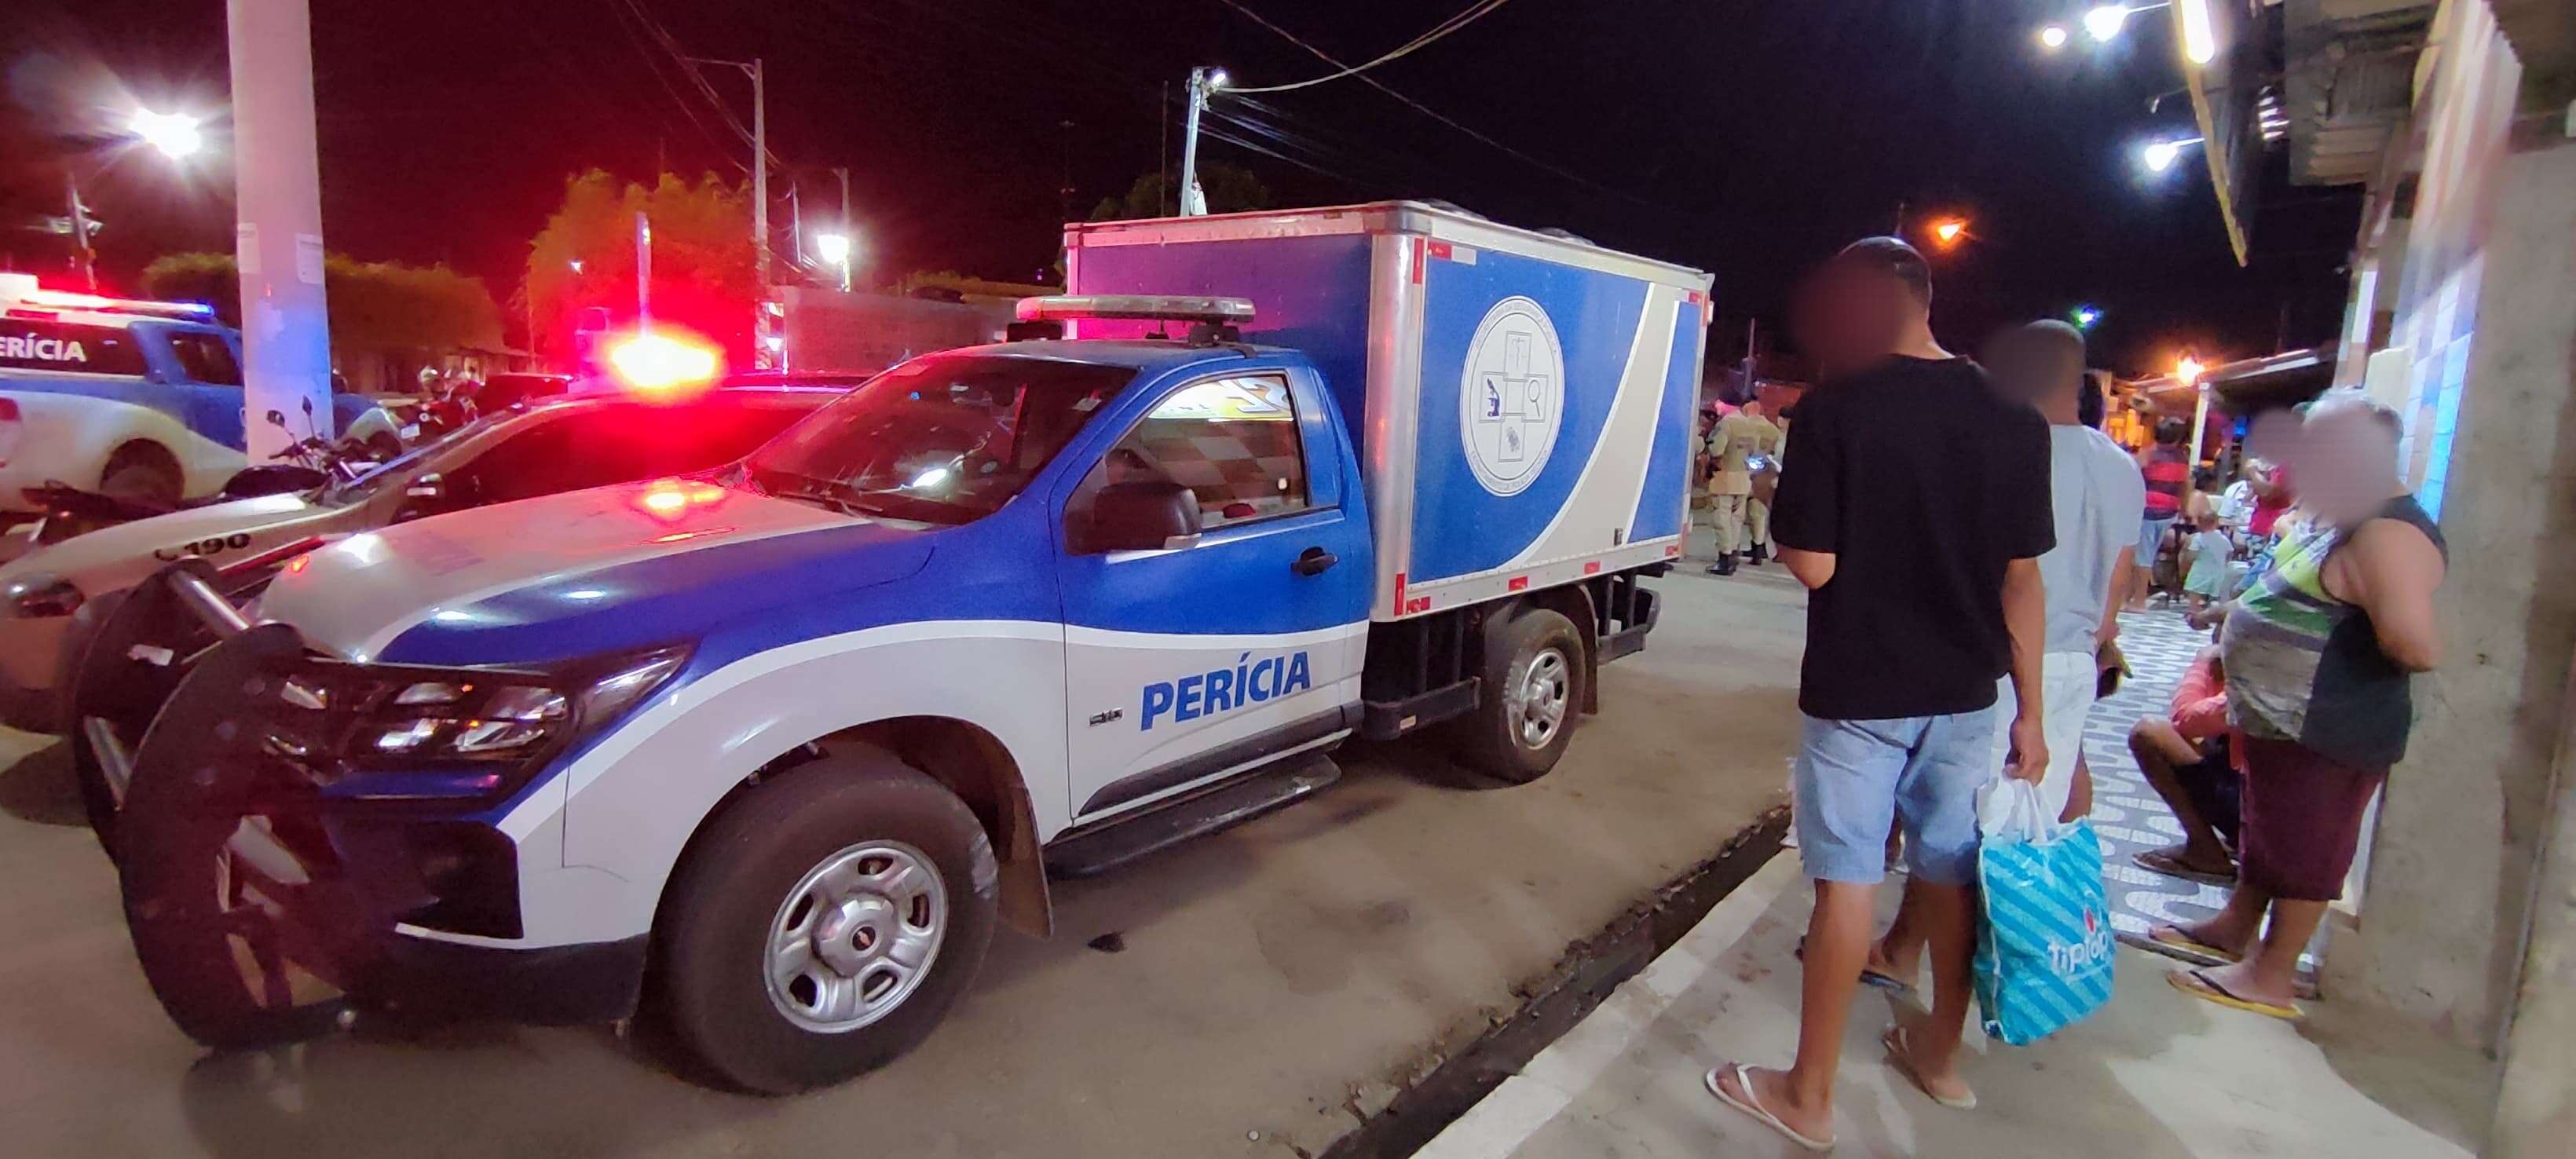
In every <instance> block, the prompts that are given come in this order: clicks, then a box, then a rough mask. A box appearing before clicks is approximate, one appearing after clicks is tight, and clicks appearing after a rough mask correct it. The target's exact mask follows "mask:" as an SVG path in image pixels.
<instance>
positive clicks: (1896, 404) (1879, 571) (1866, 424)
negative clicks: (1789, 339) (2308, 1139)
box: [1706, 238, 2056, 1146]
mask: <svg viewBox="0 0 2576 1159" xmlns="http://www.w3.org/2000/svg"><path fill="white" fill-rule="evenodd" d="M1800 301H1801V304H1802V308H1803V311H1804V312H1806V314H1807V316H1805V317H1802V318H1800V319H1799V320H1798V321H1799V323H1800V330H1801V334H1800V340H1801V345H1802V346H1803V347H1807V348H1809V349H1811V350H1812V351H1813V352H1814V353H1815V354H1816V355H1817V357H1818V359H1819V361H1820V363H1821V364H1822V365H1823V366H1824V368H1825V370H1826V375H1825V381H1824V384H1823V385H1822V386H1821V387H1820V388H1819V389H1816V390H1814V391H1810V392H1809V393H1808V394H1807V395H1806V397H1805V398H1803V399H1801V400H1800V401H1799V404H1798V422H1797V425H1796V426H1795V427H1793V428H1792V429H1791V431H1790V434H1789V448H1788V453H1787V454H1786V455H1785V456H1784V457H1783V458H1784V470H1783V474H1782V476H1781V479H1780V490H1779V495H1778V498H1777V499H1776V500H1775V502H1774V504H1773V507H1772V514H1771V538H1772V541H1773V543H1774V544H1775V545H1777V547H1778V549H1779V556H1780V562H1781V563H1782V564H1783V565H1785V566H1786V567H1787V568H1788V569H1789V571H1790V573H1791V574H1793V575H1795V576H1797V577H1798V581H1799V582H1800V583H1803V584H1805V585H1806V586H1807V587H1808V589H1809V590H1810V592H1811V593H1812V594H1811V595H1810V596H1809V597H1808V605H1807V652H1806V658H1805V661H1804V663H1803V664H1802V665H1801V667H1800V671H1799V687H1798V708H1799V710H1800V712H1802V713H1803V714H1804V716H1805V718H1806V719H1805V722H1804V725H1803V729H1802V733H1801V738H1800V751H1799V754H1798V760H1797V769H1796V774H1795V780H1796V794H1797V798H1796V824H1797V832H1798V846H1799V855H1800V858H1801V860H1802V861H1803V862H1804V864H1805V867H1806V870H1807V875H1808V876H1809V877H1810V878H1813V879H1814V880H1815V885H1816V905H1815V911H1814V914H1813V915H1812V917H1811V918H1810V919H1809V924H1808V928H1807V940H1806V943H1805V945H1806V948H1805V969H1806V983H1805V990H1804V1002H1803V1007H1802V1010H1801V1013H1800V1020H1799V1035H1798V1055H1797V1062H1796V1063H1795V1065H1793V1066H1792V1067H1791V1068H1790V1069H1788V1070H1786V1071H1770V1070H1757V1069H1754V1068H1752V1067H1748V1066H1744V1065H1742V1064H1740V1063H1723V1064H1720V1065H1719V1066H1718V1067H1717V1068H1715V1069H1713V1070H1711V1071H1709V1073H1708V1075H1707V1076H1706V1082H1707V1085H1708V1087H1709V1090H1710V1091H1711V1092H1712V1093H1714V1094H1715V1095H1717V1097H1718V1098H1720V1099H1722V1100H1724V1101H1725V1102H1727V1103H1728V1104H1729V1105H1732V1106H1734V1107H1735V1108H1737V1109H1738V1110H1741V1111H1744V1112H1745V1113H1747V1114H1750V1115H1752V1116H1754V1117H1755V1118H1757V1119H1759V1120H1761V1121H1763V1122H1764V1123H1765V1124H1766V1125H1768V1126H1771V1127H1772V1128H1774V1129H1776V1130H1779V1131H1781V1132H1782V1133H1783V1134H1786V1135H1789V1136H1790V1137H1792V1138H1793V1139H1796V1140H1798V1141H1799V1142H1801V1143H1804V1144H1806V1145H1809V1146H1815V1145H1818V1144H1830V1141H1831V1136H1832V1133H1833V1106H1832V1094H1833V1082H1834V1071H1835V1067H1836V1065H1837V1064H1838V1063H1839V1062H1840V1056H1841V1048H1842V1040H1843V1027H1844V1024H1845V1023H1846V1022H1847V1021H1848V1018H1849V1014H1850V1006H1851V998H1852V994H1853V991H1854V989H1855V988H1856V987H1857V986H1858V985H1859V980H1860V974H1861V968H1862V965H1863V963H1864V961H1865V959H1866V957H1867V955H1868V952H1869V943H1870V926H1871V922H1872V909H1873V906H1872V897H1871V895H1872V894H1873V893H1875V892H1876V886H1877V884H1878V882H1879V881H1880V880H1881V879H1882V878H1883V877H1884V876H1885V874H1886V844H1887V837H1888V833H1889V830H1890V828H1891V827H1892V826H1894V825H1896V824H1899V823H1901V824H1902V825H1903V826H1904V829H1905V835H1906V842H1905V849H1906V860H1907V865H1908V870H1909V876H1908V879H1907V884H1906V890H1907V894H1906V898H1905V905H1906V908H1907V910H1908V911H1909V913H1910V915H1911V916H1910V917H1909V919H1908V920H1909V921H1912V922H1916V923H1918V927H1919V928H1920V929H1921V930H1922V931H1923V932H1924V934H1925V936H1926V937H1927V939H1928V941H1929V946H1930V950H1931V957H1932V967H1933V982H1934V986H1933V990H1934V1002H1933V1007H1932V1016H1931V1018H1929V1019H1928V1020H1925V1021H1922V1022H1920V1023H1918V1024H1903V1023H1900V1024H1899V1025H1898V1026H1897V1027H1895V1028H1894V1029H1892V1030H1890V1031H1889V1032H1888V1036H1887V1039H1886V1040H1885V1041H1886V1046H1887V1049H1888V1053H1889V1057H1890V1058H1891V1060H1892V1061H1893V1062H1894V1063H1895V1064H1896V1065H1897V1066H1898V1067H1899V1069H1901V1070H1902V1071H1903V1072H1904V1073H1905V1074H1906V1075H1907V1077H1908V1078H1910V1079H1912V1080H1913V1082H1914V1084H1915V1085H1916V1086H1918V1087H1920V1088H1922V1090H1923V1091H1924V1093H1925V1094H1927V1095H1930V1096H1931V1097H1932V1098H1933V1099H1934V1100H1936V1101H1938V1102H1941V1103H1943V1104H1944V1105H1948V1106H1958V1107H1964V1106H1971V1105H1974V1102H1975V1095H1974V1094H1973V1093H1971V1092H1970V1091H1969V1090H1968V1087H1967V1084H1966V1083H1965V1082H1964V1081H1962V1080H1961V1079H1960V1077H1959V1072H1958V1060H1957V1055H1958V1048H1959V1037H1960V1033H1961V1031H1962V1030H1963V1029H1965V1027H1966V1023H1967V1013H1968V998H1969V980H1968V962H1969V957H1970V953H1971V948H1972V947H1971V942H1972V934H1973V931H1974V921H1975V914H1974V911H1973V909H1972V907H1971V905H1970V901H1969V896H1970V886H1971V885H1972V884H1973V883H1974V881H1975V879H1976V865H1977V817H1976V806H1977V790H1978V789H1980V788H1981V787H1983V786H1984V785H1985V784H1986V783H1987V782H1988V781H1989V780H1990V779H1991V778H1992V777H1993V775H1994V769H1993V765H1992V763H1991V762H1992V759H1993V758H1992V745H1993V741H1994V730H1995V729H1997V728H1999V727H2009V728H2010V729H2011V750H2012V756H2011V758H2010V763H2009V765H2008V767H2007V769H2006V773H2007V775H2010V776H2016V777H2021V778H2024V779H2027V780H2032V781H2036V780H2038V779H2039V778H2040V777H2041V776H2042V775H2043V774H2044V773H2045V772H2046V771H2047V768H2048V754H2047V742H2046V738H2045V736H2044V735H2043V733H2042V732H2041V729H2040V713H2041V706H2042V704H2043V703H2044V700H2045V698H2044V697H2043V696H2042V695H2041V690H2040V656H2041V653H2042V643H2043V641H2042V631H2043V629H2044V626H2045V619H2044V607H2043V603H2042V593H2041V585H2040V579H2039V563H2038V559H2039V556H2040V555H2042V554H2043V553H2045V552H2047V551H2048V549H2049V548H2050V547H2051V546H2053V545H2054V543H2055V539H2056V528H2055V524H2054V521H2053V519H2052V517H2051V513H2050V510H2049V445H2048V424H2047V422H2046V420H2044V419H2042V418H2041V417H2040V415H2039V413H2038V412H2037V411H2035V410H2033V409H2031V408H2030V407H2028V406H2026V405H2021V404H2019V403H2016V402H2012V401H2009V400H2006V399H2004V398H2002V397H2001V396H1999V395H1998V394H1996V393H1995V392H1994V390H1993V389H1992V388H1991V387H1990V386H1989V385H1988V384H1987V382H1986V376H1985V373H1984V372H1983V371H1981V370H1979V369H1978V368H1977V366H1976V364H1975V363H1973V362H1970V361H1968V360H1967V359H1965V358H1960V357H1957V356H1954V355H1952V354H1950V353H1949V352H1948V351H1946V350H1943V349H1942V348H1941V346H1940V345H1939V344H1938V343H1937V342H1935V341H1934V340H1933V338H1932V330H1931V303H1932V286H1931V276H1930V273H1929V271H1928V270H1927V268H1926V267H1925V265H1924V263H1923V258H1922V255H1920V254H1918V253H1916V252H1915V251H1914V249H1913V247H1911V246H1908V245H1906V244H1905V243H1904V242H1902V241H1899V240H1897V239H1895V238H1868V239H1864V240H1862V241H1859V242H1855V243H1853V244H1852V245H1851V246H1850V247H1848V248H1846V249H1845V250H1844V251H1843V252H1842V253H1840V254H1838V255H1836V256H1835V258H1834V259H1833V260H1832V261H1831V262H1828V263H1827V264H1826V265H1825V267H1824V269H1823V270H1821V271H1819V274H1818V276H1817V280H1816V282H1815V284H1814V285H1812V286H1811V287H1809V288H1808V290H1807V291H1805V292H1802V294H1801V295H1800ZM2007 674H2009V675H2010V676H2011V677H2012V680H2013V685H2014V689H2015V693H2016V697H2015V699H2016V700H2017V701H2018V703H2019V705H2020V706H2021V708H2020V710H2019V711H2018V712H2017V713H2016V714H2015V715H2014V718H2013V719H2012V720H2011V721H2010V722H2009V724H2008V725H2007V723H2006V722H2003V721H1998V720H1996V719H1995V716H1996V715H1997V714H1996V712H1995V710H1994V704H1995V687H1996V681H1997V678H1999V677H2002V676H2005V675H2007Z"/></svg>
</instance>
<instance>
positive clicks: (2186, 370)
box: [2174, 354, 2209, 386]
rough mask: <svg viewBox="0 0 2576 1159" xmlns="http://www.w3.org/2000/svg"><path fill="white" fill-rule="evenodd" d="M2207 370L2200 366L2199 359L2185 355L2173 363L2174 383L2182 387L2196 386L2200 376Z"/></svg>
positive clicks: (2198, 383)
mask: <svg viewBox="0 0 2576 1159" xmlns="http://www.w3.org/2000/svg"><path fill="white" fill-rule="evenodd" d="M2208 370H2209V368H2208V367H2206V366H2203V365H2201V364H2200V360H2199V359H2197V358H2194V357H2192V356H2191V355H2188V354H2186V355H2183V356H2182V357H2181V358H2179V359H2177V360H2175V362H2174V381H2176V382H2179V383H2181V384H2183V385H2184V386H2198V385H2200V376H2201V375H2202V374H2204V373H2207V372H2208Z"/></svg>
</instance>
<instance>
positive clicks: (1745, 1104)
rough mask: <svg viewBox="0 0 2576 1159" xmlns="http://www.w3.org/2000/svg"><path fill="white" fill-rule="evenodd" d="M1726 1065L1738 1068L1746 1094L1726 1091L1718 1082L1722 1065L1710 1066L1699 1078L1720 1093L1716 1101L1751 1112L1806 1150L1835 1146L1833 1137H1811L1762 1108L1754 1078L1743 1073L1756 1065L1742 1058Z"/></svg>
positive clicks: (1738, 1082)
mask: <svg viewBox="0 0 2576 1159" xmlns="http://www.w3.org/2000/svg"><path fill="white" fill-rule="evenodd" d="M1726 1065H1727V1066H1731V1067H1733V1068H1735V1085H1737V1086H1739V1087H1742V1088H1744V1097H1743V1098H1740V1099H1739V1098H1736V1097H1735V1096H1733V1095H1730V1094H1728V1093H1726V1088H1725V1087H1723V1086H1720V1085H1718V1081H1717V1072H1718V1070H1719V1069H1720V1068H1718V1067H1710V1068H1708V1073H1707V1074H1706V1075H1703V1076H1701V1078H1700V1082H1701V1083H1702V1084H1703V1085H1705V1086H1706V1087H1708V1093H1710V1094H1712V1095H1716V1096H1717V1101H1719V1102H1721V1103H1724V1104H1726V1105H1727V1106H1730V1107H1733V1108H1735V1109H1736V1110H1739V1111H1742V1112H1744V1113H1745V1114H1747V1115H1750V1116H1752V1117H1753V1121H1754V1122H1757V1123H1760V1124H1762V1125H1763V1126H1765V1127H1769V1128H1771V1129H1772V1130H1774V1131H1777V1132H1779V1133H1780V1137H1781V1138H1783V1139H1787V1140H1788V1141H1790V1142H1792V1143H1795V1144H1797V1145H1799V1146H1801V1147H1804V1148H1806V1149H1807V1150H1810V1151H1831V1150H1833V1149H1834V1141H1833V1140H1831V1139H1821V1140H1819V1139H1810V1138H1808V1137H1806V1136H1805V1135H1801V1134H1799V1133H1798V1132H1797V1131H1795V1130H1793V1129H1792V1128H1791V1127H1790V1126H1789V1124H1787V1123H1783V1122H1781V1121H1780V1116H1778V1115H1775V1114H1772V1113H1771V1112H1769V1111H1766V1110H1763V1109H1762V1104H1761V1103H1759V1102H1756V1101H1755V1099H1756V1098H1757V1096H1756V1095H1755V1094H1754V1093H1753V1080H1752V1079H1751V1078H1749V1077H1747V1076H1746V1075H1745V1073H1744V1072H1746V1071H1748V1070H1751V1069H1753V1068H1751V1067H1748V1066H1746V1065H1744V1064H1743V1063H1740V1062H1734V1063H1727V1064H1726Z"/></svg>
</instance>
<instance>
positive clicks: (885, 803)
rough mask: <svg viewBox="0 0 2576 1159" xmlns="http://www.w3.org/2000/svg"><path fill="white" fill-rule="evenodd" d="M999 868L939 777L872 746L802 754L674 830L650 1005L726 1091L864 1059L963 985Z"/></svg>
mask: <svg viewBox="0 0 2576 1159" xmlns="http://www.w3.org/2000/svg"><path fill="white" fill-rule="evenodd" d="M997 876H998V875H997V872H996V868H995V865H994V860H993V847H992V843H991V842H990V841H989V840H988V839H987V838H986V837H985V834H984V828H983V826H982V825H981V824H980V823H978V822H977V821H976V820H975V815H974V814H973V813H972V812H970V811H969V810H968V809H967V808H966V804H965V802H963V801H960V800H958V799H957V795H956V794H954V793H952V792H950V791H949V790H948V788H947V786H944V785H941V784H940V783H939V782H937V781H934V780H932V779H930V778H929V777H928V776H926V775H924V774H922V773H921V772H919V771H917V770H915V769H912V768H910V767H908V766H906V765H904V764H902V763H901V762H898V761H896V760H894V759H892V758H890V757H887V756H884V755H882V754H874V753H869V754H834V755H830V756H826V757H823V758H822V759H819V760H815V761H812V762H809V763H807V764H804V765H800V766H798V767H796V768H795V769H794V770H792V771H790V772H787V773H785V774H782V775H780V776H777V777H775V778H772V779H770V780H769V781H767V782H765V783H763V784H761V785H760V786H758V787H756V788H754V789H752V790H750V791H749V792H748V793H746V794H745V795H743V796H742V797H741V798H740V799H738V800H736V801H735V802H734V803H733V804H732V805H730V806H728V807H727V808H726V809H725V810H724V811H723V812H722V813H720V814H718V815H717V816H716V817H715V818H714V820H712V821H710V822H708V824H707V826H706V828H705V829H704V830H702V831H701V832H700V833H699V834H698V836H697V837H696V838H695V839H694V840H693V841H692V842H691V843H690V850H689V853H688V855H687V857H686V858H685V859H684V860H683V862H682V863H681V866H680V869H679V872H678V873H677V875H676V876H675V877H674V878H673V880H672V884H671V889H670V892H669V894H668V895H667V896H666V897H665V898H664V900H663V905H662V917H661V921H660V923H659V925H660V941H661V946H660V950H661V955H660V962H661V965H660V968H659V970H658V972H657V974H656V976H655V978H654V980H653V981H654V985H655V988H656V1000H657V1003H658V1005H659V1008H660V1014H661V1015H662V1017H663V1018H664V1019H665V1021H666V1022H667V1024H668V1026H669V1028H670V1030H671V1032H672V1037H673V1039H674V1040H675V1041H676V1042H677V1044H678V1045H679V1046H680V1047H681V1048H682V1049H683V1050H684V1051H686V1052H687V1054H688V1056H689V1061H691V1062H694V1063H696V1064H698V1065H699V1066H700V1067H702V1068H703V1070H704V1071H705V1072H706V1074H705V1076H704V1077H707V1078H710V1079H712V1080H714V1081H716V1082H718V1083H720V1084H722V1085H725V1086H730V1087H735V1088H739V1089H741V1090H746V1091H751V1092H754V1093H759V1094H790V1093H793V1092H796V1091H801V1090H808V1089H811V1088H814V1087H819V1086H827V1085H830V1084H832V1083H836V1082H840V1081H843V1080H845V1079H849V1078H852V1077H855V1076H857V1075H860V1074H864V1073H866V1072H868V1071H871V1070H874V1069H876V1068H877V1067H880V1066H883V1065H885V1064H886V1063H888V1062H891V1061H893V1060H894V1059H895V1058H897V1057H899V1056H901V1055H902V1054H903V1053H904V1052H905V1051H908V1050H910V1049H912V1048H913V1046H915V1045H916V1044H918V1043H920V1042H921V1040H922V1039H924V1038H926V1037H928V1036H929V1034H930V1031H931V1029H932V1028H933V1027H934V1026H937V1025H938V1023H939V1020H940V1019H941V1018H942V1017H944V1016H945V1015H946V1014H947V1012H948V1008H949V1006H950V1005H952V1004H954V1003H955V1002H956V1001H957V999H958V997H959V996H960V995H961V994H963V993H964V992H965V989H966V987H967V986H968V985H970V984H971V983H972V982H973V980H974V977H975V972H976V970H977V968H978V967H980V966H981V965H982V963H983V960H984V951H985V949H986V947H988V946H989V945H991V943H992V940H993V929H994V925H995V921H996V917H997V913H996V898H995V890H996V884H995V883H996V881H997Z"/></svg>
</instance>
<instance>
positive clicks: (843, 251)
mask: <svg viewBox="0 0 2576 1159" xmlns="http://www.w3.org/2000/svg"><path fill="white" fill-rule="evenodd" d="M856 248H857V247H856V246H855V245H854V244H853V243H852V242H851V240H850V235H848V234H846V233H838V232H833V231H825V232H822V233H818V234H815V235H814V253H815V256H817V257H820V258H822V259H823V264H825V265H830V266H839V267H840V268H841V292H842V293H845V294H846V293H848V292H849V291H850V254H851V251H852V250H854V249H856Z"/></svg>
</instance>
